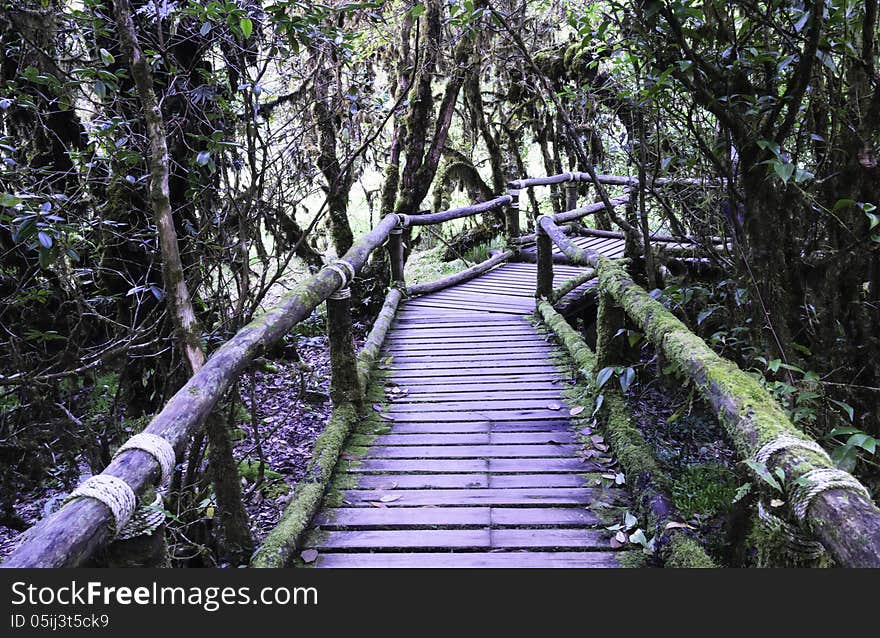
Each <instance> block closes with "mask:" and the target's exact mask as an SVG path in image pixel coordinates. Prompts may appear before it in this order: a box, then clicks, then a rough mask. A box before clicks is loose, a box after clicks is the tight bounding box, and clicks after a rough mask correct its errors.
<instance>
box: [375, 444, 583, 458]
mask: <svg viewBox="0 0 880 638" xmlns="http://www.w3.org/2000/svg"><path fill="white" fill-rule="evenodd" d="M577 451H578V447H577V446H576V445H374V446H373V447H371V448H369V450H368V451H367V454H366V456H367V458H372V459H484V458H490V457H493V458H526V457H531V456H539V457H551V456H573V455H574V454H576V453H577Z"/></svg>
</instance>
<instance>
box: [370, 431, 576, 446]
mask: <svg viewBox="0 0 880 638" xmlns="http://www.w3.org/2000/svg"><path fill="white" fill-rule="evenodd" d="M575 442H576V440H575V437H574V435H573V434H571V432H566V431H564V430H558V431H556V432H492V433H489V432H485V433H474V434H446V433H443V434H405V433H395V432H394V431H393V430H392V433H391V434H381V435H379V436H378V437H376V441H375V443H374V445H481V444H482V445H485V444H489V443H494V444H498V445H513V444H527V443H529V444H557V443H575Z"/></svg>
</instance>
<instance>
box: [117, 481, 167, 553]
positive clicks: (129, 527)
mask: <svg viewBox="0 0 880 638" xmlns="http://www.w3.org/2000/svg"><path fill="white" fill-rule="evenodd" d="M163 508H164V503H163V501H162V495H161V494H160V493H159V492H156V498H154V499H153V502H152V503H150V504H149V505H143V506H141V507H139V508H137V511H135V513H134V514H132V516H131V518H130V519H129V520H128V523H126V524H125V527H123V528H122V529H121V530H119V533H118V534H117V535H116V538H115V540H117V541H124V540H128V539H130V538H135V537H136V536H143V535H144V534H152V533H153V532H154V531H155V530H157V529H158V528H159V526H160V525H161V524H162V523H164V522H165V510H164V509H163Z"/></svg>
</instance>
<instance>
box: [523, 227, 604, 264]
mask: <svg viewBox="0 0 880 638" xmlns="http://www.w3.org/2000/svg"><path fill="white" fill-rule="evenodd" d="M538 227H539V228H540V229H541V232H542V233H545V234H546V235H547V236H548V237H549V238H550V239H551V240H552V242H553V243H554V244H556V247H557V248H559V250H561V251H562V254H564V255H565V256H566V257H568V259H569V260H570V261H571V263H572V264H574V265H580V266H592V267H593V268H595V267H596V264H597V263H598V259H599V253H597V252H596V251H595V250H593V249H592V248H581V247H580V246H578V245H577V244H575V243H574V242H573V241H572V240H571V239H569V238H568V237H566V235H565V233H564V232H563V231H562V229H561V228H560V227H559V226H557V225H556V222H554V221H553V217H551V216H550V215H543V216H541V217H539V218H538ZM550 249H551V250H552V246H550ZM538 250H539V252H540V250H541V243H540V242H538ZM540 260H541V255H540V254H539V255H538V262H539V263H540Z"/></svg>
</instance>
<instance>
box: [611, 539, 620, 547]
mask: <svg viewBox="0 0 880 638" xmlns="http://www.w3.org/2000/svg"><path fill="white" fill-rule="evenodd" d="M621 547H623V543H621V542H620V541H619V540H617V539H616V538H612V539H611V549H620V548H621Z"/></svg>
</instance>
